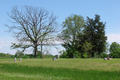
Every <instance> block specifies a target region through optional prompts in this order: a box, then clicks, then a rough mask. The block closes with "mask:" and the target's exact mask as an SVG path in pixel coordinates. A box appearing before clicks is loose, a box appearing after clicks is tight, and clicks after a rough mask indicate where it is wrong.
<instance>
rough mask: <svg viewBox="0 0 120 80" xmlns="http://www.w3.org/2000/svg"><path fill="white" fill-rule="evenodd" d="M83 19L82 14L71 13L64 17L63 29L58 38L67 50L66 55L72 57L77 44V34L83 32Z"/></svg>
mask: <svg viewBox="0 0 120 80" xmlns="http://www.w3.org/2000/svg"><path fill="white" fill-rule="evenodd" d="M84 25H85V21H84V18H83V17H82V16H79V15H75V14H72V15H70V17H68V18H66V19H65V21H64V22H63V24H62V26H63V30H62V32H61V33H60V35H59V38H60V40H62V41H63V42H64V43H63V44H62V46H63V47H64V48H65V49H66V51H67V56H69V57H70V58H72V57H73V54H74V53H75V51H76V50H77V47H79V46H80V45H78V44H77V43H78V42H77V41H78V35H81V34H83V33H82V30H83V28H84Z"/></svg>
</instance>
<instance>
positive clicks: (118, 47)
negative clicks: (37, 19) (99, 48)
mask: <svg viewBox="0 0 120 80" xmlns="http://www.w3.org/2000/svg"><path fill="white" fill-rule="evenodd" d="M109 51H110V56H111V57H113V58H119V57H120V44H118V43H117V42H113V43H112V44H111V45H110V50H109Z"/></svg>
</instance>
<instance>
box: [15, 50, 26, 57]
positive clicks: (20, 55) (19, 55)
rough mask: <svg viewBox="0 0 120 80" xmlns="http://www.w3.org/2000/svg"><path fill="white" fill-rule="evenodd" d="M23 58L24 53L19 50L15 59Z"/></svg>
mask: <svg viewBox="0 0 120 80" xmlns="http://www.w3.org/2000/svg"><path fill="white" fill-rule="evenodd" d="M22 56H24V53H23V52H22V51H20V50H17V51H16V53H15V57H22Z"/></svg>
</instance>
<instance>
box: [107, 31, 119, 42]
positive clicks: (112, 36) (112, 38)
mask: <svg viewBox="0 0 120 80" xmlns="http://www.w3.org/2000/svg"><path fill="white" fill-rule="evenodd" d="M107 38H108V39H107V41H108V42H109V43H112V42H117V43H120V33H117V34H108V35H107Z"/></svg>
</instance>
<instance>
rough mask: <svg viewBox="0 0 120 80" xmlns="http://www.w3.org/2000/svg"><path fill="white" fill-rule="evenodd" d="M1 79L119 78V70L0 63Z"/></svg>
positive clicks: (62, 79)
mask: <svg viewBox="0 0 120 80" xmlns="http://www.w3.org/2000/svg"><path fill="white" fill-rule="evenodd" d="M0 65H1V67H0V71H1V73H4V74H0V79H3V80H7V79H9V80H13V79H16V80H23V79H24V80H28V79H29V80H120V77H119V75H120V72H117V71H116V72H115V71H114V72H109V71H96V70H89V71H88V70H87V71H84V70H77V69H67V68H52V67H50V68H48V67H29V66H20V65H15V64H0Z"/></svg>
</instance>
